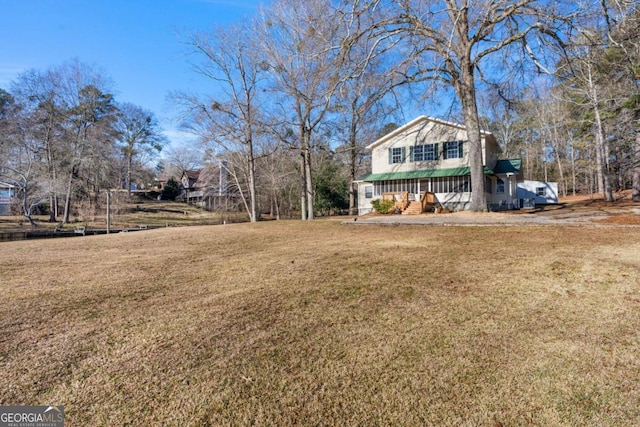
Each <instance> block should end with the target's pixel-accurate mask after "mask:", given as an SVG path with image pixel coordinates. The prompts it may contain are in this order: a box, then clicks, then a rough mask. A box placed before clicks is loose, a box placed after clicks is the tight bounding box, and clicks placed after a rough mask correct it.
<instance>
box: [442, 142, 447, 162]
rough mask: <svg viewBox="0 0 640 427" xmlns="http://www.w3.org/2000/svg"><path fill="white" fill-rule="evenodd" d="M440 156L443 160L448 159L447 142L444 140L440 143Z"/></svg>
mask: <svg viewBox="0 0 640 427" xmlns="http://www.w3.org/2000/svg"><path fill="white" fill-rule="evenodd" d="M442 158H443V159H445V160H446V159H448V157H447V143H446V142H443V143H442Z"/></svg>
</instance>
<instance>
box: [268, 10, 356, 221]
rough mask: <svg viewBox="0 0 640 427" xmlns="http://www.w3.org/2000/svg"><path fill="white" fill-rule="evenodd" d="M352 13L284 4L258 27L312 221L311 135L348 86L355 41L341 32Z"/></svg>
mask: <svg viewBox="0 0 640 427" xmlns="http://www.w3.org/2000/svg"><path fill="white" fill-rule="evenodd" d="M348 16H349V15H348V14H345V13H344V12H343V11H341V10H339V9H337V8H335V7H334V6H333V2H332V1H330V0H319V1H314V2H309V1H305V0H280V1H277V2H275V3H273V4H271V5H270V6H269V8H268V9H266V8H265V9H263V10H262V14H261V16H260V21H259V25H258V30H257V31H258V36H259V40H260V41H261V51H260V54H261V55H263V60H264V61H263V62H264V64H265V65H267V66H268V70H269V73H270V77H271V80H272V82H273V88H272V90H273V92H274V93H275V94H279V95H280V99H278V106H279V108H278V109H277V110H276V113H275V115H276V117H277V118H278V121H279V122H280V124H281V126H280V128H281V129H284V132H285V133H287V135H281V137H282V139H283V140H290V139H291V138H290V135H288V132H289V131H290V130H291V129H294V133H295V137H296V139H297V144H296V146H297V149H298V150H299V151H300V156H301V157H300V173H301V175H300V177H301V190H302V191H301V197H300V205H301V213H302V219H303V220H311V219H313V218H314V206H313V203H314V200H313V199H314V189H313V178H312V161H311V156H312V151H313V146H312V133H314V132H315V131H317V129H318V128H319V126H320V125H321V124H322V122H323V120H325V119H326V116H327V114H328V113H329V112H330V110H331V108H332V101H333V96H334V94H335V92H336V90H337V89H338V87H339V86H340V84H341V83H342V82H343V81H344V79H345V77H346V76H345V75H344V64H345V59H346V56H345V53H346V52H347V50H348V47H349V44H350V43H351V41H352V39H351V38H350V37H348V36H345V34H344V33H343V32H342V31H341V29H343V28H344V27H345V25H344V21H345V19H349V17H348Z"/></svg>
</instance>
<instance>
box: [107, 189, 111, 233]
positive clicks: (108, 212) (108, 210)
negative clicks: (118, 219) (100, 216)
mask: <svg viewBox="0 0 640 427" xmlns="http://www.w3.org/2000/svg"><path fill="white" fill-rule="evenodd" d="M109 233H111V192H109V190H107V234H109Z"/></svg>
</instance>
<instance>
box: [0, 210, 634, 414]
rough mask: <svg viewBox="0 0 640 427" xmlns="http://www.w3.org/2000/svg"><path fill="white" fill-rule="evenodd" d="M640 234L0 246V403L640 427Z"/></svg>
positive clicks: (129, 239) (279, 231)
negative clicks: (634, 426) (639, 426)
mask: <svg viewBox="0 0 640 427" xmlns="http://www.w3.org/2000/svg"><path fill="white" fill-rule="evenodd" d="M638 237H640V231H639V230H638V229H635V228H633V229H629V228H608V227H597V228H595V227H594V228H590V227H580V228H576V227H569V228H563V227H553V228H549V227H546V228H536V227H523V228H517V227H508V228H496V227H490V228H488V227H478V228H474V227H463V228H455V227H424V228H423V227H347V226H343V225H341V224H340V223H339V222H336V221H315V222H312V223H302V222H278V223H276V222H270V223H259V224H240V225H227V226H213V227H192V228H168V229H162V230H153V231H147V232H144V233H128V234H118V235H111V236H95V237H93V236H92V237H84V238H77V239H63V240H58V239H57V240H42V241H30V242H14V243H2V244H0V260H1V261H0V283H1V286H2V292H3V298H2V299H1V300H0V402H1V403H2V404H62V405H65V412H66V414H67V424H68V425H69V426H85V425H110V426H116V425H140V426H149V425H167V426H185V425H190V426H191V425H193V426H209V425H210V426H218V425H363V426H365V425H366V426H370V425H385V426H386V425H403V426H411V425H487V426H494V425H503V426H509V425H514V426H515V425H518V426H520V425H541V426H550V425H553V426H562V425H566V426H575V425H612V426H613V425H619V426H628V425H638V424H640V405H639V402H640V376H639V375H640V374H639V372H640V338H639V337H640V333H639V331H640V278H639V277H640V261H639V257H638V254H639V253H640V243H639V241H640V240H639V239H638Z"/></svg>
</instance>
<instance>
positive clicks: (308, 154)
mask: <svg viewBox="0 0 640 427" xmlns="http://www.w3.org/2000/svg"><path fill="white" fill-rule="evenodd" d="M305 163H306V164H307V168H306V174H307V175H306V177H305V182H306V184H307V219H308V220H312V219H313V218H314V213H313V181H312V180H311V149H310V148H307V151H306V153H305Z"/></svg>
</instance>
